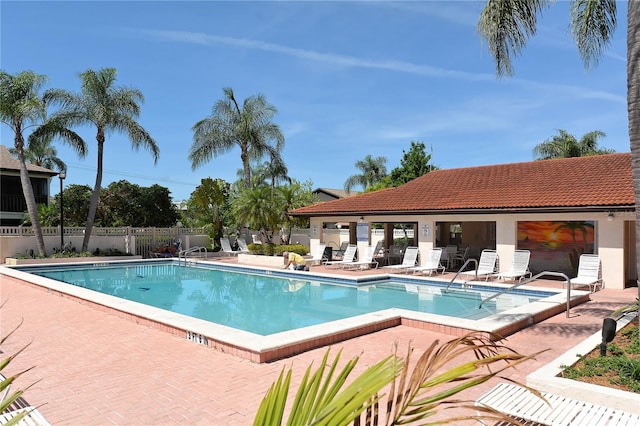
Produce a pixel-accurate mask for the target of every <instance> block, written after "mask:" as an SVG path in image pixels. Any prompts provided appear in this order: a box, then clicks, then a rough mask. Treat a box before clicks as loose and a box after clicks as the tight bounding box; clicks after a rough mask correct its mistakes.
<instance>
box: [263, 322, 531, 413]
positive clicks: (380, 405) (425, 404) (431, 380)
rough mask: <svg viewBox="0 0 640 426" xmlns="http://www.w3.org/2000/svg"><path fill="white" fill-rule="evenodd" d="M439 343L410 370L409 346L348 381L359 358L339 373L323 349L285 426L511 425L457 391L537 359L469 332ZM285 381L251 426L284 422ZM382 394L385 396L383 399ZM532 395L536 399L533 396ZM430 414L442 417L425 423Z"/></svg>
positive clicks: (283, 376)
mask: <svg viewBox="0 0 640 426" xmlns="http://www.w3.org/2000/svg"><path fill="white" fill-rule="evenodd" d="M493 337H494V338H496V337H497V336H493ZM439 345H440V342H438V341H437V340H436V341H435V342H433V343H432V344H431V346H430V347H429V348H428V349H427V350H425V351H424V353H422V354H421V355H420V356H419V358H418V360H417V361H416V362H415V366H414V367H413V369H412V370H410V367H409V365H410V363H411V354H412V351H413V350H412V348H409V349H408V351H407V355H406V356H405V357H404V358H403V357H400V356H398V355H396V354H395V353H394V354H393V355H390V356H388V357H386V358H384V359H383V360H381V361H379V362H378V363H376V364H374V365H372V366H370V367H368V368H367V369H366V370H365V371H364V372H363V373H362V374H360V375H359V376H357V377H355V378H354V379H353V380H351V382H350V383H348V378H349V375H350V374H351V373H352V371H353V369H354V368H355V366H356V364H357V363H358V360H359V357H355V358H353V359H351V360H349V361H347V362H346V363H345V364H344V366H343V367H342V369H340V367H339V364H340V357H341V352H339V353H338V354H337V355H336V357H335V358H334V360H333V361H330V360H329V351H330V350H327V351H326V352H325V356H324V358H323V359H322V361H321V362H320V364H318V367H317V369H316V370H315V371H312V369H311V366H309V367H308V368H307V370H306V372H305V375H304V379H303V380H302V383H301V384H300V387H299V388H298V391H297V393H296V395H295V398H294V402H293V405H292V406H291V407H290V409H289V415H288V419H287V422H286V424H292V425H312V424H313V425H348V424H350V423H352V424H354V425H359V424H371V425H378V424H380V425H402V424H434V425H435V424H449V423H458V422H462V421H465V420H476V421H480V420H490V421H491V423H495V422H505V423H507V422H509V423H510V420H513V419H510V418H509V417H508V416H507V415H505V414H502V413H499V412H497V411H495V410H493V409H491V408H489V407H484V406H476V405H475V404H474V402H473V401H466V400H463V399H459V393H460V392H461V391H463V390H465V389H468V388H471V387H473V386H477V385H480V384H482V383H485V382H486V381H487V380H489V379H491V378H492V377H496V376H497V377H500V375H501V373H502V372H503V371H504V370H507V369H509V368H517V366H518V364H520V363H522V362H525V361H527V360H529V359H531V358H533V357H535V356H536V355H537V354H533V355H521V354H518V353H516V352H514V351H512V350H510V349H509V348H507V347H505V346H503V345H502V344H501V343H497V342H495V341H492V340H491V339H490V338H487V337H484V336H482V333H470V334H468V335H466V336H463V337H459V338H456V339H453V340H451V341H449V342H447V343H445V344H443V345H441V346H439ZM396 352H397V348H396ZM467 354H468V355H474V356H475V359H473V360H471V361H468V357H467V361H465V360H464V359H465V355H467ZM452 363H453V364H452ZM452 365H453V366H452ZM443 367H445V368H443ZM291 377H292V370H291V369H289V370H288V371H285V369H283V370H282V371H281V373H280V376H279V377H278V379H277V380H276V382H274V383H273V384H272V385H271V387H270V388H269V390H268V392H267V394H266V396H265V397H264V399H263V400H262V403H261V404H260V407H259V408H258V412H257V413H256V416H255V418H254V422H253V424H254V425H265V424H268V425H280V424H284V420H285V412H286V408H287V407H286V405H287V400H289V399H290V398H288V395H289V386H290V382H291ZM385 390H386V393H381V392H383V391H385ZM531 390H532V389H531ZM532 392H534V393H535V394H536V395H538V396H540V393H539V392H538V391H535V390H532ZM465 412H467V413H471V414H466V413H465ZM436 414H441V415H443V416H446V418H439V419H438V420H434V423H430V422H429V421H430V420H431V419H432V418H433V416H434V415H436ZM447 414H448V416H447ZM483 424H484V423H483Z"/></svg>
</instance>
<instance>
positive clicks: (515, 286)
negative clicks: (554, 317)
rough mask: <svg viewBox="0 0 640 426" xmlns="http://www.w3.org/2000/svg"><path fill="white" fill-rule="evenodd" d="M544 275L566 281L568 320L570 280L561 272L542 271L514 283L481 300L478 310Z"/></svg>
mask: <svg viewBox="0 0 640 426" xmlns="http://www.w3.org/2000/svg"><path fill="white" fill-rule="evenodd" d="M545 275H551V276H553V277H560V278H564V279H565V280H566V281H567V313H566V315H567V318H569V309H570V308H571V279H570V278H569V277H568V276H567V274H564V273H562V272H553V271H542V272H539V273H537V274H536V275H534V276H533V277H530V278H527V279H525V280H524V281H522V282H519V283H515V284H514V285H512V286H511V287H509V288H505V289H504V290H502V291H499V292H498V293H496V294H493V295H491V296H489V297H487V298H485V299H483V300H481V301H480V305H479V306H478V309H480V308H482V305H483V304H484V303H485V302H488V301H489V300H491V299H495V298H496V297H498V296H500V295H502V294H505V293H508V292H509V291H511V290H513V289H514V288H517V287H520V286H521V285H524V284H528V283H530V282H531V281H534V280H537V279H538V278H540V277H542V276H545Z"/></svg>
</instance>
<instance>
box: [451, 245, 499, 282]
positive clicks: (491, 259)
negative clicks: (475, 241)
mask: <svg viewBox="0 0 640 426" xmlns="http://www.w3.org/2000/svg"><path fill="white" fill-rule="evenodd" d="M497 259H498V253H497V252H496V251H495V250H489V249H485V250H482V253H481V254H480V261H479V262H478V269H472V270H470V271H465V272H462V273H461V274H460V275H462V276H472V277H473V278H475V279H478V278H483V277H484V280H485V281H487V280H488V279H489V278H490V277H492V276H493V275H494V274H495V272H496V260H497Z"/></svg>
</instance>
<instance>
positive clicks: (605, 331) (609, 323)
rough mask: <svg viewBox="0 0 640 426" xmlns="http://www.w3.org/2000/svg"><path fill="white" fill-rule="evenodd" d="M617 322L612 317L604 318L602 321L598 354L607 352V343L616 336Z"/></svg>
mask: <svg viewBox="0 0 640 426" xmlns="http://www.w3.org/2000/svg"><path fill="white" fill-rule="evenodd" d="M617 325H618V323H617V322H616V320H614V319H613V318H605V319H604V321H602V343H600V356H605V355H606V354H607V343H609V342H611V341H612V340H613V338H614V337H615V336H616V327H617Z"/></svg>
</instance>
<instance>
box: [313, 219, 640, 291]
mask: <svg viewBox="0 0 640 426" xmlns="http://www.w3.org/2000/svg"><path fill="white" fill-rule="evenodd" d="M359 218H360V215H357V216H353V217H345V216H335V217H323V218H312V219H311V226H312V232H311V241H310V246H311V252H312V253H314V252H315V251H314V250H315V247H316V245H317V244H318V243H319V242H321V241H323V242H324V241H326V240H325V239H324V237H325V235H324V233H323V229H322V224H323V223H324V222H357V221H358V219H359ZM364 219H365V221H366V222H369V223H372V222H378V223H385V222H417V224H418V227H417V237H418V247H419V249H420V251H422V252H426V251H427V250H429V249H431V248H432V247H434V245H435V241H436V233H435V225H436V223H437V222H457V221H460V222H492V221H494V222H495V223H496V235H495V237H496V251H497V252H498V256H499V259H500V261H499V264H500V269H501V271H502V270H506V269H508V267H509V265H510V264H511V261H512V256H513V251H514V250H515V248H516V243H517V238H518V236H517V223H518V222H520V221H558V222H562V221H593V222H594V224H595V230H594V235H595V251H596V253H598V254H599V255H600V260H601V264H602V277H603V279H604V282H605V287H607V288H611V289H623V288H624V287H625V280H629V279H630V278H635V277H630V276H629V275H630V274H632V272H630V271H633V269H634V268H633V264H631V266H630V265H629V262H633V260H630V261H629V260H627V261H625V258H626V259H629V248H627V251H625V222H629V221H631V222H632V221H633V220H634V216H633V213H631V212H629V213H616V214H615V216H614V217H613V219H612V220H608V219H607V214H606V213H604V212H596V213H573V214H571V213H544V214H508V213H505V214H501V215H489V214H485V215H482V214H480V215H468V214H467V215H429V216H426V215H407V216H399V215H396V216H375V215H374V216H364ZM425 225H426V226H428V227H429V228H428V232H425V231H427V230H426V229H425V228H423V227H424V226H425ZM314 226H315V227H316V228H315V229H316V231H317V232H316V233H315V234H314V233H313V227H314ZM631 227H633V224H632V225H631ZM627 228H628V226H627ZM471 229H472V231H473V227H472V226H471ZM464 232H465V230H463V234H464ZM327 236H328V237H329V239H334V238H335V236H334V235H333V234H331V236H329V235H327ZM470 238H472V239H473V235H472V236H471V237H470ZM479 239H480V240H482V241H484V242H486V241H485V239H484V238H483V237H482V236H480V235H479ZM465 240H466V237H464V236H463V241H465ZM627 240H628V239H627ZM369 243H370V244H375V241H373V239H371V240H370V242H369ZM626 244H627V245H628V244H629V242H628V241H627V243H626ZM358 245H359V246H360V245H362V246H363V248H364V247H365V246H366V245H367V243H362V242H360V243H359V244H358ZM631 250H632V248H631ZM625 271H626V272H625ZM570 278H571V277H570Z"/></svg>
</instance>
